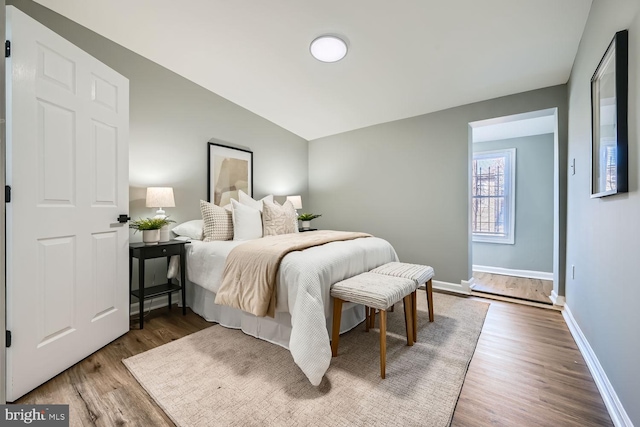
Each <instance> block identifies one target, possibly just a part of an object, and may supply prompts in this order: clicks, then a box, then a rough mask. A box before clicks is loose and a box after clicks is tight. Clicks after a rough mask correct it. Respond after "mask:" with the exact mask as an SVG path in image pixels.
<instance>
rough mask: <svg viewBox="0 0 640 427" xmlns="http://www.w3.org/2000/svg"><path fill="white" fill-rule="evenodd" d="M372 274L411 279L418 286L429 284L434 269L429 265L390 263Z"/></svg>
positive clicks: (374, 270)
mask: <svg viewBox="0 0 640 427" xmlns="http://www.w3.org/2000/svg"><path fill="white" fill-rule="evenodd" d="M371 273H376V274H384V275H386V276H393V277H403V278H405V279H411V280H413V281H414V282H415V285H416V286H419V285H422V284H423V283H427V282H428V281H429V280H431V278H432V277H433V275H434V273H435V272H434V271H433V268H432V267H429V266H428V265H419V264H407V263H406V262H389V263H387V264H384V265H381V266H380V267H377V268H374V269H373V270H371Z"/></svg>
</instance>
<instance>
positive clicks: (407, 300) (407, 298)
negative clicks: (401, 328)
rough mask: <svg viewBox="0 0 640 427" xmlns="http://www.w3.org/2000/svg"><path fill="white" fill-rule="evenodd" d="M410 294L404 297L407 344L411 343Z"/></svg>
mask: <svg viewBox="0 0 640 427" xmlns="http://www.w3.org/2000/svg"><path fill="white" fill-rule="evenodd" d="M412 295H413V294H409V295H407V296H405V297H404V324H405V326H406V328H407V345H408V346H412V345H413V301H412V299H413V298H412Z"/></svg>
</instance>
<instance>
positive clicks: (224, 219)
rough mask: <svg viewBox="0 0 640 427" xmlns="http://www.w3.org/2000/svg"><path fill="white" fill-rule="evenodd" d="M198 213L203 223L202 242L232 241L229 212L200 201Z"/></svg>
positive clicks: (231, 222)
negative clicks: (200, 214)
mask: <svg viewBox="0 0 640 427" xmlns="http://www.w3.org/2000/svg"><path fill="white" fill-rule="evenodd" d="M200 212H201V213H202V220H203V221H204V229H203V230H204V239H203V241H204V242H212V241H214V240H231V239H233V219H232V217H231V212H230V211H228V210H227V209H225V208H221V207H220V206H216V205H214V204H213V203H209V202H205V201H204V200H200Z"/></svg>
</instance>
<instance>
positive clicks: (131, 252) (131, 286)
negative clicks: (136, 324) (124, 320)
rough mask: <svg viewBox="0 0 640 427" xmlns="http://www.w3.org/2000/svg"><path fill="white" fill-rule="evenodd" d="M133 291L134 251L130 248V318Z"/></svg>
mask: <svg viewBox="0 0 640 427" xmlns="http://www.w3.org/2000/svg"><path fill="white" fill-rule="evenodd" d="M132 290H133V250H132V249H131V248H129V316H131V291H132Z"/></svg>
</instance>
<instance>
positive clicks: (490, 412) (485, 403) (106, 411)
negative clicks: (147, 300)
mask: <svg viewBox="0 0 640 427" xmlns="http://www.w3.org/2000/svg"><path fill="white" fill-rule="evenodd" d="M461 298H463V297H461ZM471 298H474V299H478V300H482V301H486V302H490V303H491V307H490V308H489V312H488V314H487V319H486V321H485V324H484V327H483V330H482V334H481V336H480V340H479V342H478V346H477V348H476V352H475V354H474V356H473V359H472V360H471V364H470V366H469V372H468V374H467V377H466V380H465V383H464V385H463V387H462V392H461V394H460V399H459V401H458V405H457V407H456V410H455V413H454V417H453V422H452V425H453V426H474V427H476V426H485V425H487V426H488V425H492V426H493V425H505V426H524V425H527V426H529V425H530V426H550V425H554V426H560V425H561V426H607V425H612V424H611V420H610V418H609V415H608V413H607V411H606V408H605V406H604V403H603V402H602V399H601V398H600V395H599V394H598V391H597V389H596V386H595V384H594V382H593V379H592V378H591V376H590V374H589V370H588V368H587V367H586V365H585V362H584V360H583V359H582V356H581V355H580V352H579V351H578V349H577V346H576V344H575V342H574V341H573V338H572V337H571V334H570V333H569V330H568V328H567V326H566V325H565V323H564V320H563V319H562V315H561V314H560V313H559V312H557V311H553V310H546V309H540V308H535V307H527V306H523V305H518V304H512V303H505V302H500V301H490V300H486V299H482V298H476V297H471ZM437 321H438V319H437V318H436V322H437ZM137 324H138V322H137V321H136V320H134V321H132V322H131V325H132V327H133V328H134V329H132V330H131V331H129V332H128V333H127V334H126V335H124V336H122V337H121V338H119V339H117V340H116V341H114V342H112V343H111V344H109V345H107V346H105V347H104V348H102V349H101V350H99V351H97V352H96V353H94V354H93V355H91V356H89V357H88V358H86V359H85V360H83V361H81V362H79V363H78V364H76V365H74V366H72V367H71V368H69V369H68V370H66V371H65V372H63V373H61V374H60V375H58V376H56V377H55V378H53V379H51V380H50V381H48V382H47V383H45V384H43V385H42V386H40V387H38V388H37V389H36V390H34V391H32V392H31V393H29V394H27V395H26V396H24V397H22V398H21V399H19V400H18V402H16V403H43V404H46V403H68V404H69V405H70V418H71V425H72V426H115V425H117V426H129V425H130V426H172V425H173V423H172V422H171V420H169V418H168V417H167V416H166V415H165V413H164V412H163V411H162V409H160V408H159V407H158V406H157V405H156V404H155V402H154V401H153V400H152V399H151V398H150V397H149V395H148V394H147V393H146V391H145V390H144V389H143V388H142V387H141V386H140V385H139V384H138V382H137V381H136V380H135V378H133V376H131V374H130V373H129V371H128V370H127V369H126V368H125V366H124V364H123V363H122V362H121V360H122V359H125V358H127V357H130V356H132V355H134V354H138V353H141V352H143V351H146V350H149V349H152V348H154V347H158V346H160V345H162V344H165V343H168V342H171V341H173V340H176V339H178V338H181V337H183V336H186V335H189V334H191V333H194V332H196V331H199V330H201V329H204V328H207V327H209V326H211V325H212V324H211V323H208V322H206V321H205V320H204V319H202V318H201V317H200V316H198V315H196V314H194V313H192V312H191V311H190V310H189V312H188V314H187V316H182V315H181V311H180V310H178V309H173V310H172V311H171V312H168V311H167V310H166V309H159V310H154V311H152V312H151V314H150V315H148V316H147V318H146V319H145V327H144V330H138V329H137ZM425 404H426V405H428V404H429V402H425Z"/></svg>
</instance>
